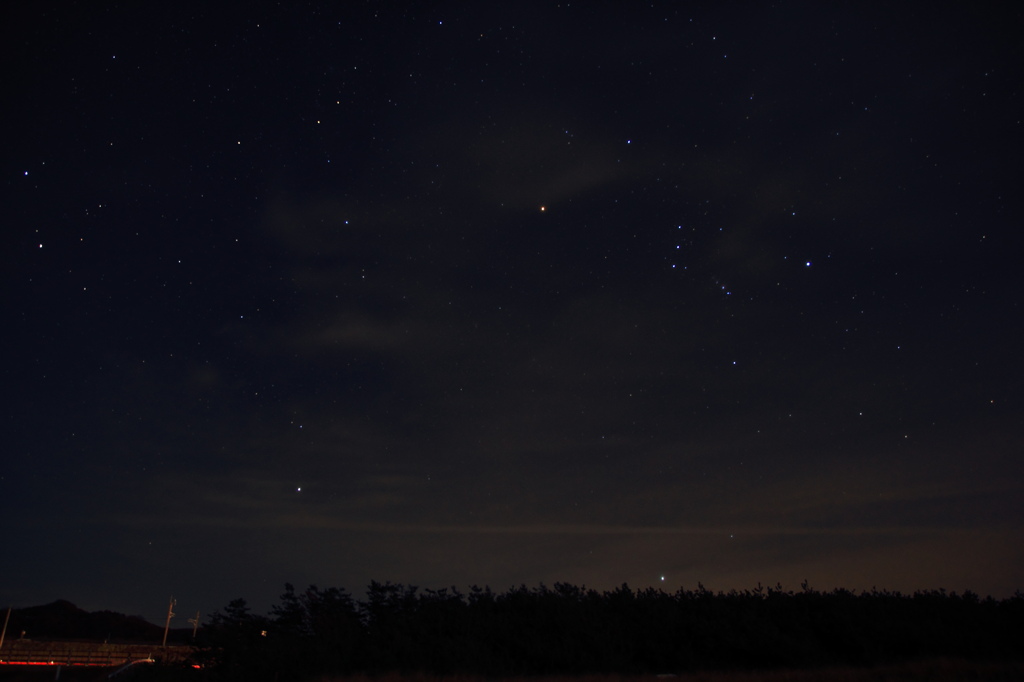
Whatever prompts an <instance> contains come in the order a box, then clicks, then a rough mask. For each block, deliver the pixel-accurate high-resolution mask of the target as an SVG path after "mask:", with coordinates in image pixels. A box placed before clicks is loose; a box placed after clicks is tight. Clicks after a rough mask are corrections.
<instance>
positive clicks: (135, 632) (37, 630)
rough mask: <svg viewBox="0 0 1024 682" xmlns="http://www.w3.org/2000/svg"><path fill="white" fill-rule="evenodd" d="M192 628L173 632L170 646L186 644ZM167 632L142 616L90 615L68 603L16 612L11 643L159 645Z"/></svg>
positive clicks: (9, 632) (10, 627)
mask: <svg viewBox="0 0 1024 682" xmlns="http://www.w3.org/2000/svg"><path fill="white" fill-rule="evenodd" d="M191 635H192V629H191V628H181V629H173V630H171V631H170V633H169V634H168V642H175V643H185V642H187V641H188V640H189V639H190V638H191ZM163 636H164V629H163V628H162V627H160V626H159V625H154V624H153V623H150V622H149V621H147V620H146V619H145V618H143V617H142V616H126V615H124V614H121V613H116V612H114V611H92V612H90V611H86V610H84V609H80V608H79V607H77V606H75V605H74V604H72V603H71V602H69V601H67V600H65V599H58V600H57V601H54V602H52V603H49V604H44V605H42V606H29V607H26V608H21V609H12V611H11V618H10V621H9V622H8V625H7V639H8V640H16V639H33V640H95V641H110V642H139V643H143V642H159V641H161V640H162V639H163Z"/></svg>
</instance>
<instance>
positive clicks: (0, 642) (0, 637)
mask: <svg viewBox="0 0 1024 682" xmlns="http://www.w3.org/2000/svg"><path fill="white" fill-rule="evenodd" d="M10 619H11V607H10V606H8V607H7V616H5V617H4V629H3V631H2V632H0V648H2V647H3V645H4V637H6V636H7V621H9V620H10Z"/></svg>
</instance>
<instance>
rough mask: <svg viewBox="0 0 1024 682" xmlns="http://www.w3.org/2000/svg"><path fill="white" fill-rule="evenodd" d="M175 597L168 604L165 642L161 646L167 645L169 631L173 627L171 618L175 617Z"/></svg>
mask: <svg viewBox="0 0 1024 682" xmlns="http://www.w3.org/2000/svg"><path fill="white" fill-rule="evenodd" d="M177 603H178V602H176V601H175V600H174V597H171V603H170V604H168V605H167V623H166V624H165V625H164V643H163V644H161V645H160V646H162V647H164V648H166V647H167V633H168V632H169V631H170V629H171V618H174V605H175V604H177Z"/></svg>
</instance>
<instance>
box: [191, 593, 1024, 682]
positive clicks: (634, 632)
mask: <svg viewBox="0 0 1024 682" xmlns="http://www.w3.org/2000/svg"><path fill="white" fill-rule="evenodd" d="M802 588H803V589H802V590H801V591H799V592H793V591H785V590H783V588H782V587H781V586H776V587H774V588H772V587H768V588H765V587H762V586H761V585H758V587H757V588H756V589H753V590H745V591H742V592H740V591H731V592H718V593H713V592H711V591H709V590H707V589H705V588H704V587H703V586H702V585H698V588H697V589H696V590H683V589H680V590H679V591H677V592H675V593H666V592H664V591H661V590H656V589H653V588H649V589H642V590H641V589H637V590H633V589H631V588H630V587H629V586H627V585H625V584H623V585H622V586H621V587H619V588H617V589H614V590H610V591H605V592H598V591H595V590H592V589H587V588H585V587H576V586H574V585H569V584H565V583H555V585H554V586H553V587H550V588H549V587H546V586H544V585H540V586H538V587H534V588H527V587H525V586H520V587H516V588H512V589H509V590H508V591H506V592H503V593H495V592H492V591H491V590H490V589H489V588H479V587H476V586H474V587H472V588H471V589H470V590H469V592H468V593H462V592H460V591H458V590H457V589H455V588H450V589H441V590H419V589H417V588H416V587H411V586H405V585H401V584H393V583H389V582H388V583H379V582H372V583H371V584H370V586H369V587H368V589H367V592H366V598H365V599H364V600H356V599H355V598H354V597H353V596H352V595H351V594H349V593H348V592H346V591H345V590H344V589H340V588H328V589H319V588H317V587H316V586H310V587H309V588H307V589H306V590H305V591H302V592H296V590H295V589H294V587H293V586H292V585H285V592H284V594H283V595H281V598H280V603H279V604H278V605H276V606H274V607H273V608H272V609H271V612H270V614H269V615H267V616H262V615H257V614H254V613H252V611H251V610H250V608H249V607H248V605H247V603H246V602H245V600H244V599H236V600H234V601H232V602H231V603H229V604H228V605H227V606H226V607H225V608H224V609H223V611H222V612H219V613H216V614H214V615H213V616H212V617H211V619H210V622H209V624H208V625H207V626H205V627H204V628H203V629H202V630H201V633H202V638H203V639H202V646H201V649H200V654H199V655H200V657H201V659H202V660H203V662H205V663H206V664H208V666H209V669H212V670H213V671H216V673H217V674H219V675H220V676H222V677H224V678H227V679H248V680H255V679H279V680H289V679H296V680H300V679H308V678H310V677H313V676H316V675H347V674H353V673H370V674H377V673H384V672H399V673H429V674H438V675H450V674H467V675H483V676H488V677H498V676H521V675H539V674H570V675H581V674H588V673H602V674H612V673H619V674H650V673H679V672H686V671H694V670H712V669H718V670H723V669H725V670H751V669H762V670H764V669H778V668H801V667H819V666H837V665H838V666H869V665H883V664H890V663H900V662H906V661H910V660H917V659H926V658H935V657H952V658H963V659H968V660H988V661H1008V660H1021V659H1024V648H1022V647H1021V646H1020V643H1021V642H1022V641H1024V594H1021V593H1020V592H1018V593H1016V594H1015V595H1014V596H1013V597H1010V598H1007V599H1002V600H995V599H993V598H991V597H987V598H984V599H983V598H980V597H979V596H978V595H977V594H974V593H972V592H969V591H968V592H963V593H961V594H957V593H955V592H946V591H944V590H940V591H927V592H915V593H914V594H912V595H904V594H901V593H899V592H889V591H878V590H872V591H871V592H861V593H854V592H851V591H849V590H844V589H836V590H834V591H832V592H819V591H815V590H812V589H810V588H809V587H808V586H807V584H806V583H805V584H804V585H803V586H802Z"/></svg>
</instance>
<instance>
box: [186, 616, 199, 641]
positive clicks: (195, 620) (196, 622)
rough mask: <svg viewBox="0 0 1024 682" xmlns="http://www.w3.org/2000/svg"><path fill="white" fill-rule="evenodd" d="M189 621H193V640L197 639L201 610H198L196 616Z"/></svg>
mask: <svg viewBox="0 0 1024 682" xmlns="http://www.w3.org/2000/svg"><path fill="white" fill-rule="evenodd" d="M188 622H190V623H192V641H193V642H194V641H196V633H197V632H198V631H199V611H196V617H195V618H189V619H188Z"/></svg>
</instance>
